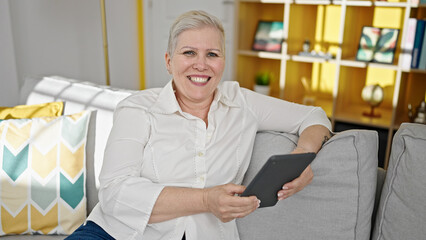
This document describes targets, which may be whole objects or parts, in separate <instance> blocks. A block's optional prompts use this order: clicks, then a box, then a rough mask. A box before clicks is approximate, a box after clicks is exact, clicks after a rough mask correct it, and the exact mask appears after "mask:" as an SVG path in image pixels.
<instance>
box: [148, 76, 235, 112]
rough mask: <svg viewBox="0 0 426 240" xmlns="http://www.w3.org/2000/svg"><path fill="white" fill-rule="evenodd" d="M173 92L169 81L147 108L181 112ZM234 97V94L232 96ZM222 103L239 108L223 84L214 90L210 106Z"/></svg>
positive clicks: (154, 110)
mask: <svg viewBox="0 0 426 240" xmlns="http://www.w3.org/2000/svg"><path fill="white" fill-rule="evenodd" d="M174 91H175V90H174V89H173V80H170V81H169V82H168V83H167V84H166V86H164V88H163V89H162V90H161V91H160V94H159V95H158V98H157V101H156V102H155V103H154V104H153V105H152V106H151V107H150V108H149V110H150V111H151V112H156V113H162V114H172V113H175V112H181V108H180V106H179V104H178V102H177V100H176V96H175V92H174ZM233 95H236V94H233ZM219 102H220V103H222V104H224V105H226V106H228V107H240V106H241V104H240V103H239V102H238V101H235V96H234V97H233V98H232V97H231V96H230V95H229V93H228V92H227V91H224V87H223V82H221V83H220V84H219V86H218V87H217V88H216V92H215V97H214V99H213V102H212V106H217V105H218V103H219Z"/></svg>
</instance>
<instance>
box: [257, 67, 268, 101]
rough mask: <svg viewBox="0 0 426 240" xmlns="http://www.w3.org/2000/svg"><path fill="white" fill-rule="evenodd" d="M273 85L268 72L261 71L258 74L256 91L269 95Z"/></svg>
mask: <svg viewBox="0 0 426 240" xmlns="http://www.w3.org/2000/svg"><path fill="white" fill-rule="evenodd" d="M270 83H271V73H270V72H268V71H261V72H258V73H257V74H256V84H255V85H254V91H255V92H258V93H261V94H264V95H269V91H270Z"/></svg>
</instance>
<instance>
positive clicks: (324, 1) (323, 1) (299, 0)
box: [294, 0, 331, 5]
mask: <svg viewBox="0 0 426 240" xmlns="http://www.w3.org/2000/svg"><path fill="white" fill-rule="evenodd" d="M294 3H295V4H300V5H303V4H306V5H330V4H331V1H329V0H294Z"/></svg>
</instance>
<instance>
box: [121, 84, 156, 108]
mask: <svg viewBox="0 0 426 240" xmlns="http://www.w3.org/2000/svg"><path fill="white" fill-rule="evenodd" d="M161 90H162V88H150V89H146V90H141V91H137V92H135V93H133V94H131V95H130V96H128V97H127V98H125V99H123V100H122V101H121V102H120V103H119V104H118V107H137V108H141V109H148V108H150V107H151V106H152V105H153V104H154V103H155V102H156V101H157V99H158V96H159V95H160V92H161Z"/></svg>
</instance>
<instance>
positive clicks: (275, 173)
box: [241, 153, 316, 207]
mask: <svg viewBox="0 0 426 240" xmlns="http://www.w3.org/2000/svg"><path fill="white" fill-rule="evenodd" d="M315 156H316V154H315V153H299V154H284V155H273V156H271V157H270V158H269V159H268V161H267V162H266V163H265V164H264V165H263V167H262V168H261V169H260V170H259V172H258V173H257V174H256V176H255V177H254V178H253V180H252V181H251V182H250V184H249V185H248V186H247V188H246V190H245V191H244V192H243V193H242V194H241V196H253V195H254V196H256V197H257V198H258V199H259V200H260V201H261V202H260V207H270V206H274V205H275V204H276V203H277V201H278V197H277V193H278V191H279V190H281V188H282V186H283V185H284V184H285V183H287V182H291V181H292V180H294V179H295V178H297V177H299V176H300V174H302V172H303V171H304V170H305V169H306V167H307V166H308V165H309V164H310V163H311V162H312V161H313V160H314V158H315Z"/></svg>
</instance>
